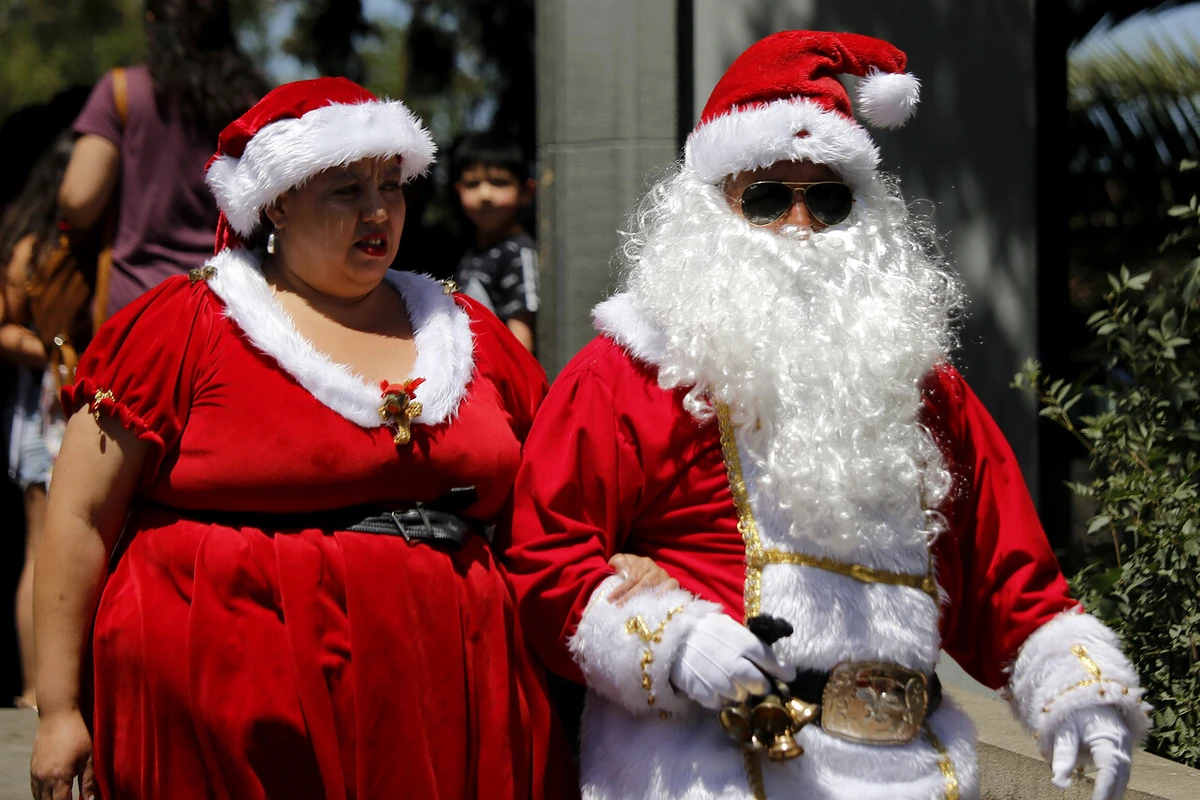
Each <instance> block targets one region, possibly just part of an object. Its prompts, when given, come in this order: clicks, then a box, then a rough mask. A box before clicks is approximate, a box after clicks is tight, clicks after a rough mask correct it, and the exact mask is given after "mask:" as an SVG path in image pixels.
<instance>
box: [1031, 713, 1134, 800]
mask: <svg viewBox="0 0 1200 800" xmlns="http://www.w3.org/2000/svg"><path fill="white" fill-rule="evenodd" d="M1085 747H1086V748H1087V753H1090V754H1091V760H1092V763H1093V764H1095V765H1096V789H1095V791H1094V792H1093V793H1092V800H1119V798H1121V797H1124V796H1125V786H1126V784H1128V783H1129V764H1130V762H1131V761H1132V760H1133V737H1132V735H1131V734H1130V732H1129V726H1128V725H1127V724H1126V723H1125V719H1124V718H1123V717H1122V716H1121V715H1120V713H1119V712H1118V711H1117V710H1116V709H1115V708H1112V707H1110V706H1101V707H1099V708H1083V709H1080V710H1078V711H1076V712H1075V713H1074V714H1072V715H1070V716H1068V717H1067V718H1066V719H1065V720H1063V723H1062V725H1061V726H1060V727H1059V729H1058V732H1057V733H1056V734H1055V736H1054V749H1053V751H1052V754H1051V757H1050V764H1051V767H1052V768H1053V770H1054V785H1055V786H1057V787H1058V788H1060V789H1066V788H1067V787H1068V786H1070V785H1071V773H1072V772H1074V770H1075V767H1076V765H1078V764H1079V763H1080V761H1081V759H1083V758H1084V757H1085V756H1086V754H1087V753H1085V751H1084V748H1085Z"/></svg>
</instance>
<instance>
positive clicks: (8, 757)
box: [0, 708, 37, 800]
mask: <svg viewBox="0 0 1200 800" xmlns="http://www.w3.org/2000/svg"><path fill="white" fill-rule="evenodd" d="M35 728H37V714H35V713H34V712H33V711H30V710H29V709H22V708H0V800H29V797H30V794H29V753H30V751H31V750H32V749H33V732H34V729H35Z"/></svg>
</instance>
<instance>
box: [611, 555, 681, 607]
mask: <svg viewBox="0 0 1200 800" xmlns="http://www.w3.org/2000/svg"><path fill="white" fill-rule="evenodd" d="M608 565H609V566H610V567H612V568H613V569H615V570H616V571H617V574H618V575H620V576H621V583H620V584H618V586H617V588H615V589H613V590H612V591H611V592H609V594H608V602H610V603H612V604H613V605H615V606H619V605H622V604H623V603H624V602H625V600H626V599H628V597H629V596H630V595H633V594H637V593H638V592H641V591H645V590H647V589H656V590H658V591H660V592H666V591H670V590H671V589H678V588H679V581H677V580H675V579H674V578H672V577H671V576H670V575H668V574H667V571H666V570H665V569H663V568H662V567H660V566H659V565H658V564H656V563H654V560H653V559H649V558H646V557H644V556H633V555H630V554H629V553H617V554H616V555H615V556H613V557H612V558H610V559H609V560H608Z"/></svg>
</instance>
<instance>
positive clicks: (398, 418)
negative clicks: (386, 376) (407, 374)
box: [379, 378, 425, 444]
mask: <svg viewBox="0 0 1200 800" xmlns="http://www.w3.org/2000/svg"><path fill="white" fill-rule="evenodd" d="M424 382H425V379H424V378H410V379H408V380H406V381H405V382H404V383H388V382H387V381H380V383H379V388H380V390H381V392H382V396H383V405H381V406H380V407H379V418H380V419H381V420H383V422H384V424H385V425H394V426H395V427H396V435H395V436H394V437H392V441H394V442H395V443H396V444H408V443H409V442H411V441H412V421H413V420H414V419H416V418H417V417H419V416H421V411H422V410H423V409H422V406H421V401H420V400H417V399H416V398H415V397H414V396H413V395H414V394H415V393H416V391H417V387H418V386H420V385H421V384H422V383H424Z"/></svg>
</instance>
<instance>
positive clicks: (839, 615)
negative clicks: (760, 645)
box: [507, 336, 1076, 798]
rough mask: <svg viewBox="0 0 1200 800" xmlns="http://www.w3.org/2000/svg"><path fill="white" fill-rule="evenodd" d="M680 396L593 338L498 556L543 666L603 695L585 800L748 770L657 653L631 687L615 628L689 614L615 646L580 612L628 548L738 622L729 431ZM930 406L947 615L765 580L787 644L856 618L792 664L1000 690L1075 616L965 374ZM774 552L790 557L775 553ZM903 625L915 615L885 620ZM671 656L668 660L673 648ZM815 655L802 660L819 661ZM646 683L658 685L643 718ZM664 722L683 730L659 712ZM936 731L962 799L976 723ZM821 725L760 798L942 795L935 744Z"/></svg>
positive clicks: (561, 382)
mask: <svg viewBox="0 0 1200 800" xmlns="http://www.w3.org/2000/svg"><path fill="white" fill-rule="evenodd" d="M684 394H685V389H677V390H673V391H667V390H664V389H662V388H660V387H659V385H658V383H657V371H656V368H655V367H654V366H653V365H652V364H648V363H645V362H644V361H641V360H638V359H637V358H634V357H633V356H631V355H630V354H629V353H628V352H627V350H626V349H625V348H623V347H622V346H621V345H619V344H617V343H616V342H615V341H614V340H613V339H611V338H608V337H606V336H601V337H599V338H597V339H596V340H594V341H593V342H592V343H591V344H590V345H588V346H587V347H586V348H584V350H583V351H581V352H580V353H579V354H578V356H577V357H576V358H575V359H574V360H573V361H572V362H571V363H570V364H569V365H568V367H567V368H566V369H565V370H564V371H563V372H562V374H561V375H559V377H558V378H557V380H556V381H555V383H554V385H553V387H552V388H551V391H550V394H549V396H548V397H547V399H546V401H545V402H544V403H543V405H542V406H541V409H540V411H539V415H538V417H537V420H536V422H535V424H534V428H533V430H532V432H531V434H530V437H529V439H528V440H527V442H526V445H525V453H524V459H523V466H522V469H521V472H520V473H519V475H518V479H517V488H516V503H515V509H514V514H513V521H512V528H511V531H512V532H511V536H512V546H511V548H510V549H508V551H507V553H508V556H507V559H508V563H509V564H510V567H511V574H512V577H513V581H514V583H515V585H516V588H517V593H518V598H519V600H520V603H521V610H522V619H523V622H524V627H525V630H526V631H527V635H528V636H529V638H530V639H531V640H532V643H533V645H534V647H535V648H536V650H537V651H538V652H539V654H540V655H541V657H542V658H543V659H544V660H545V661H546V662H547V663H548V664H549V665H550V666H551V668H552V669H554V670H555V671H557V672H559V673H561V674H563V675H566V676H569V677H572V678H574V679H576V680H584V678H585V674H586V677H587V679H588V681H589V682H591V683H592V688H593V689H594V690H596V692H595V693H593V694H592V695H591V696H590V698H589V706H588V712H587V714H586V715H585V725H584V740H583V746H584V765H583V768H584V793H585V796H590V797H609V796H611V797H618V796H664V797H698V798H701V797H702V798H708V797H741V796H748V795H746V794H745V793H746V792H748V788H747V786H746V783H745V778H744V776H741V775H740V773H741V770H742V759H741V756H740V754H739V753H737V751H736V748H735V746H734V745H733V744H732V743H730V742H728V741H726V740H724V739H723V734H722V733H721V732H720V731H719V729H717V727H716V722H715V719H714V715H713V714H712V713H711V712H703V713H698V712H696V711H695V709H694V708H689V706H688V704H687V703H686V702H684V701H682V700H681V699H680V698H679V697H678V696H676V695H674V693H673V692H671V690H670V688H669V687H667V686H664V685H661V684H663V683H665V674H664V672H663V670H665V668H666V667H660V666H659V665H658V661H661V660H662V658H661V655H662V654H660V653H655V655H656V657H657V658H656V660H654V661H653V662H652V663H651V665H650V666H649V667H648V668H643V669H642V670H641V672H639V670H638V653H640V652H641V645H639V644H638V643H637V642H636V641H635V640H636V638H637V637H633V636H629V635H628V634H627V633H626V632H625V630H623V629H622V627H621V625H620V623H621V622H622V621H623V620H624V619H625V617H632V616H633V615H635V614H637V613H639V612H640V613H641V614H642V615H643V617H644V619H645V621H646V622H648V624H649V627H650V628H654V627H655V626H656V625H657V624H658V623H659V622H662V623H663V627H662V630H663V632H664V634H665V635H666V636H668V637H669V636H670V634H671V631H672V627H673V626H674V625H675V624H676V623H675V622H673V621H671V619H670V618H669V616H668V614H669V608H667V606H668V605H677V604H679V603H683V604H686V603H687V602H688V601H687V596H686V595H683V594H682V593H680V596H682V597H683V598H684V599H683V600H679V599H678V598H667V599H666V600H665V601H663V602H662V603H657V604H656V603H653V602H651V601H646V602H647V603H648V604H643V605H637V604H636V603H631V604H630V606H629V610H628V611H627V612H620V613H618V614H617V616H614V617H613V618H612V620H611V621H609V622H607V623H605V624H607V625H608V629H609V632H605V629H604V628H603V625H601V624H600V623H599V622H596V623H595V624H593V625H592V626H591V627H589V628H588V629H587V631H584V630H582V629H580V623H581V618H582V617H584V616H585V609H587V616H589V617H597V618H598V617H599V616H601V615H602V614H607V613H609V612H608V611H607V610H606V608H607V607H608V604H607V603H606V602H604V601H603V599H602V598H594V597H593V595H594V593H596V592H597V588H598V587H600V586H601V584H602V582H604V581H605V580H606V579H607V578H609V577H610V576H611V575H612V574H613V570H612V569H611V568H610V567H609V566H608V565H607V560H608V558H609V557H610V556H612V555H614V554H616V553H622V552H626V553H635V554H638V555H642V556H647V557H650V558H652V559H654V561H655V562H656V563H658V564H659V565H661V566H662V567H663V568H664V569H665V570H666V571H667V572H668V573H669V574H670V575H671V576H672V577H674V578H675V579H676V580H678V581H679V584H680V586H681V587H682V588H683V589H684V590H686V592H687V593H690V594H691V595H694V596H695V597H696V598H698V599H700V600H707V601H711V602H713V603H717V604H719V605H720V607H721V608H723V609H724V611H725V612H726V613H728V614H729V615H731V616H732V617H734V618H736V619H739V620H740V619H742V617H743V611H744V608H743V605H744V597H745V588H746V587H745V577H746V547H745V544H744V542H743V539H742V535H741V534H740V533H739V531H738V527H737V523H738V517H737V513H736V511H735V507H734V500H733V497H732V494H731V491H730V488H729V480H728V476H727V473H726V464H725V460H724V458H723V455H722V447H721V442H720V439H719V431H718V425H717V424H716V422H715V421H713V422H710V423H706V424H702V423H699V422H697V421H696V420H695V419H694V418H693V417H692V416H691V415H690V414H689V413H688V412H687V411H686V410H685V408H684V405H683V402H682V400H683V397H684ZM922 398H923V402H922V407H921V411H920V420H919V421H920V422H921V423H922V424H924V425H926V426H928V428H929V429H930V430H931V432H932V433H933V435H934V437H935V439H936V441H937V442H938V444H939V445H940V447H941V450H942V452H943V454H944V457H945V459H946V462H947V465H948V467H949V468H950V470H951V471H952V473H953V475H954V478H955V485H954V488H953V491H952V492H951V495H950V497H949V499H948V500H947V502H946V503H945V504H944V506H943V507H942V508H941V509H940V510H941V512H942V513H943V514H944V515H945V517H946V520H947V522H948V529H947V531H946V532H945V533H943V534H942V535H941V536H939V537H938V538H937V540H936V543H935V544H934V546H933V548H932V549H933V556H934V558H935V561H936V575H937V582H938V584H939V585H940V587H941V589H942V591H943V593H944V599H943V602H942V603H941V604H940V607H939V606H938V604H937V603H936V602H935V601H934V600H933V599H932V598H930V597H928V596H927V595H925V594H924V593H922V592H921V591H920V590H919V589H913V588H908V587H899V586H867V585H865V584H861V583H859V582H858V581H855V580H853V579H852V578H849V577H844V576H841V575H835V574H832V573H829V572H825V571H822V570H816V569H813V568H811V567H803V566H793V565H771V566H768V567H767V568H766V570H765V572H764V577H763V597H762V604H763V611H764V612H779V613H782V615H783V616H785V617H790V619H789V621H791V622H792V623H793V624H794V625H795V626H796V627H797V629H798V632H797V634H795V635H794V636H793V637H789V638H797V639H799V638H800V637H804V638H803V641H808V640H812V641H819V640H820V639H821V636H822V635H823V632H822V631H821V630H809V631H806V630H805V628H806V623H808V622H810V621H811V622H813V623H816V622H817V620H816V619H812V618H811V617H812V615H811V614H808V613H805V612H804V611H803V609H805V608H808V609H810V610H814V611H816V610H819V611H820V612H821V613H824V612H825V611H826V610H827V609H828V607H829V606H830V605H831V604H835V605H838V606H839V608H838V609H834V610H832V611H831V612H830V613H829V615H828V616H827V617H822V618H821V619H822V622H821V623H820V624H822V625H824V624H825V623H826V622H828V623H831V624H833V625H834V626H835V627H836V625H837V624H840V622H839V621H840V620H846V619H849V620H851V622H850V623H847V624H846V627H845V629H844V630H838V631H836V634H837V638H839V639H840V641H833V642H825V643H824V644H818V645H814V647H813V650H812V654H813V658H814V659H815V660H816V661H818V662H821V663H815V664H813V663H802V661H803V656H801V657H797V658H793V659H792V660H793V661H794V662H795V665H796V666H797V667H800V668H811V667H814V666H816V667H820V668H826V669H827V668H828V667H829V664H827V663H824V660H831V659H836V658H837V656H838V654H839V651H840V652H844V655H843V656H842V657H845V658H858V657H861V656H862V655H863V654H868V655H871V656H872V657H877V658H881V659H883V660H894V661H901V662H903V661H905V660H909V661H912V662H915V663H913V664H911V666H914V667H917V668H921V667H923V666H925V665H926V664H927V665H928V667H932V663H931V662H932V661H934V660H936V657H937V656H936V654H937V649H938V647H939V645H940V647H942V648H944V649H945V650H946V651H947V652H949V653H950V655H952V656H953V657H954V658H955V660H956V661H958V662H959V663H960V664H961V665H962V666H963V667H964V668H965V669H966V670H967V671H968V672H969V673H970V674H971V675H973V676H974V677H976V678H977V679H979V680H980V681H982V682H983V683H985V684H987V685H989V686H992V687H1001V686H1003V685H1004V684H1005V682H1006V674H1005V668H1006V667H1008V666H1010V665H1011V663H1012V662H1013V660H1014V658H1015V657H1016V656H1017V652H1018V649H1019V648H1020V647H1021V645H1022V643H1023V642H1025V640H1026V638H1027V637H1028V636H1029V635H1030V634H1031V633H1032V632H1033V631H1035V630H1037V629H1038V628H1039V627H1040V626H1042V625H1043V624H1045V623H1046V622H1047V621H1049V620H1050V619H1052V618H1053V617H1055V616H1056V615H1057V614H1059V613H1060V612H1062V611H1064V610H1065V609H1068V608H1072V607H1074V606H1075V605H1076V603H1075V602H1074V601H1073V600H1072V599H1071V598H1070V596H1069V595H1068V590H1067V585H1066V582H1065V581H1064V579H1063V576H1062V574H1061V572H1060V570H1059V567H1058V564H1057V562H1056V560H1055V557H1054V555H1053V553H1052V551H1051V549H1050V547H1049V544H1048V543H1047V540H1046V537H1045V535H1044V533H1043V531H1042V528H1041V525H1040V524H1039V522H1038V519H1037V516H1036V513H1035V510H1034V507H1033V504H1032V502H1031V499H1030V497H1029V494H1028V491H1027V489H1026V487H1025V483H1024V481H1023V479H1022V476H1021V473H1020V469H1019V467H1018V465H1017V462H1016V460H1015V458H1014V456H1013V453H1012V451H1011V449H1010V448H1009V446H1008V444H1007V443H1006V442H1005V440H1004V437H1003V436H1002V434H1001V433H1000V431H999V429H998V428H997V426H996V424H995V423H994V421H993V420H992V418H991V417H990V416H989V414H988V413H987V411H986V410H985V409H984V408H983V406H982V404H981V403H980V401H979V399H978V398H977V397H976V396H975V394H974V393H973V392H972V391H971V389H970V388H969V387H968V386H967V384H966V382H965V381H964V380H963V378H962V376H961V375H960V374H959V373H958V372H957V371H956V370H954V369H953V368H952V367H949V366H943V367H939V368H937V369H936V370H934V371H933V372H931V373H930V374H929V375H928V378H927V380H926V381H925V385H924V387H923V394H922ZM759 525H760V527H764V526H765V527H767V528H769V527H770V521H769V519H768V520H765V521H764V519H760V520H759ZM770 533H771V532H770V531H769V530H766V531H764V535H765V536H767V535H769V534H770ZM773 541H774V544H775V545H776V546H780V543H781V542H782V541H783V540H782V539H781V538H780V537H779V536H775V538H774V540H773ZM782 546H784V547H787V546H788V545H786V543H784V544H783V545H782ZM885 563H886V561H885ZM600 594H603V591H601V592H600ZM589 601H592V603H593V606H592V608H590V609H589ZM894 609H911V613H909V612H903V613H901V614H900V615H899V618H892V617H891V616H889V615H891V614H892V611H893V610H894ZM788 612H790V614H789V613H788ZM798 615H803V616H805V617H806V618H804V619H799V618H797V616H798ZM585 634H586V635H585ZM666 641H667V645H662V646H663V647H667V646H668V645H670V641H669V640H666ZM804 648H805V645H799V646H798V650H796V651H795V652H800V653H805V652H808V651H806V650H805V649H804ZM778 649H779V648H778V647H777V650H778ZM890 654H895V655H892V657H891V658H889V655H890ZM905 654H911V656H910V657H907V658H906V655H905ZM626 661H627V662H628V663H627V664H623V663H622V662H626ZM610 662H611V663H610ZM581 664H582V665H583V669H582V671H581ZM656 670H657V671H656ZM639 677H641V678H649V679H650V681H649V682H650V684H651V685H652V686H653V687H655V688H654V689H653V690H652V693H653V694H654V695H655V698H654V700H653V701H651V702H652V703H653V705H651V707H650V708H645V706H646V705H647V702H646V697H645V694H646V689H645V684H644V683H641V681H639ZM947 706H949V704H947ZM654 709H659V710H662V709H667V710H669V711H670V712H671V714H672V716H671V718H670V719H667V720H663V719H661V718H660V715H659V714H653V713H648V712H651V711H653V710H654ZM939 719H940V720H942V721H941V722H940V723H939ZM931 724H932V725H933V728H934V729H935V730H937V731H938V734H939V735H940V736H941V738H942V739H943V740H944V747H945V748H946V750H947V751H948V754H949V757H950V758H951V760H952V761H954V762H955V764H954V766H955V767H956V769H957V770H958V781H959V784H960V790H961V791H962V796H964V797H967V796H971V794H972V788H973V786H974V782H975V766H974V758H975V756H974V750H973V746H974V745H973V732H972V731H971V729H970V724H969V722H967V721H966V720H965V718H963V717H962V716H961V714H960V712H958V711H957V710H956V709H953V708H949V707H944V708H943V709H942V710H941V711H939V712H938V713H937V714H935V715H933V718H932V719H931ZM816 727H817V726H810V728H809V729H805V734H806V736H807V737H808V738H806V739H802V740H801V741H802V744H803V745H804V747H805V748H806V750H810V751H812V752H810V753H809V754H808V755H806V756H805V757H804V758H801V759H797V761H796V762H788V765H784V766H783V767H778V768H776V765H768V773H767V778H768V784H771V785H774V786H776V787H778V790H779V791H780V792H782V793H781V794H780V796H793V795H792V794H791V793H792V792H801V793H804V794H803V796H806V797H809V796H811V797H825V796H827V795H826V792H829V793H830V794H829V795H828V796H830V797H833V796H850V795H847V794H845V792H847V791H850V790H854V791H856V792H858V795H857V796H859V797H863V798H866V797H888V796H891V797H909V796H913V797H917V796H922V797H924V796H930V795H929V794H928V792H929V791H934V792H936V791H938V787H940V786H941V783H942V779H943V778H942V775H941V774H940V772H939V762H938V759H937V758H935V753H934V751H933V750H931V748H930V746H929V745H928V744H927V743H926V742H924V741H921V740H918V742H914V743H913V744H912V745H908V746H905V747H903V748H891V749H888V748H884V749H883V751H881V749H880V748H878V747H876V748H871V747H870V746H869V745H857V744H852V743H847V742H843V741H841V740H833V739H832V737H829V736H827V735H824V734H823V733H822V732H820V731H819V730H816ZM677 729H678V730H677ZM684 729H686V730H684ZM810 729H812V730H810ZM702 739H703V740H704V741H703V742H701V741H700V740H702ZM826 740H828V741H826ZM884 755H886V757H887V758H889V759H890V758H903V759H907V762H908V763H906V765H904V766H902V767H898V768H896V769H894V770H892V772H893V774H892V775H891V776H890V777H888V776H886V775H882V776H881V775H878V774H877V773H879V772H887V771H888V770H880V769H877V767H878V765H879V764H880V761H881V757H882V756H884ZM792 764H795V766H791V765H792ZM804 764H807V765H808V766H802V765H804ZM865 764H875V765H876V767H871V768H866V767H865V766H864V765H865ZM843 768H844V770H843ZM772 769H775V770H776V772H777V774H776V773H773V772H772V771H771V770H772ZM787 770H790V772H788V771H787ZM858 770H863V771H864V772H863V774H864V775H865V776H866V777H863V778H862V780H861V782H860V781H859V779H858V778H851V777H850V775H852V774H857V771H858ZM843 771H845V772H846V773H848V774H845V775H842V772H843ZM772 775H774V777H772ZM734 784H738V785H737V787H736V789H735V788H734V786H733V785H734ZM714 786H718V787H719V786H724V787H725V789H722V790H720V791H717V790H715V789H714V788H713V787H714ZM726 790H728V792H732V793H727V792H726ZM771 796H775V794H774V793H772V795H771ZM796 796H799V795H796Z"/></svg>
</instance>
